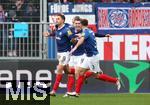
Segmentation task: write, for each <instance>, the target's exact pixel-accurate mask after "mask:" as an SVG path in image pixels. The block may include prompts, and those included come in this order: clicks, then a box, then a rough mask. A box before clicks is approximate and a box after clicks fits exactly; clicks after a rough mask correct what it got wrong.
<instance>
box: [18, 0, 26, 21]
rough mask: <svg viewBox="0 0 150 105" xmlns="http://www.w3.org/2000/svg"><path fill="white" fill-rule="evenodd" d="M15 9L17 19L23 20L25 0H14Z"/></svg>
mask: <svg viewBox="0 0 150 105" xmlns="http://www.w3.org/2000/svg"><path fill="white" fill-rule="evenodd" d="M15 6H16V7H15V10H16V16H17V18H18V19H19V21H24V20H25V11H26V8H27V7H26V4H25V0H16V2H15Z"/></svg>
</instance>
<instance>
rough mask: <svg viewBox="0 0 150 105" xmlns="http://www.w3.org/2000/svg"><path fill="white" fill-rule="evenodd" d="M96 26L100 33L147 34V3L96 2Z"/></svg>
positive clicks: (149, 14)
mask: <svg viewBox="0 0 150 105" xmlns="http://www.w3.org/2000/svg"><path fill="white" fill-rule="evenodd" d="M96 10H97V27H98V32H100V33H102V34H107V33H110V34H149V33H150V4H149V3H136V4H131V3H111V4H106V3H105V4H103V3H102V4H97V6H96Z"/></svg>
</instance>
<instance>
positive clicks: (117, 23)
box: [108, 9, 128, 28]
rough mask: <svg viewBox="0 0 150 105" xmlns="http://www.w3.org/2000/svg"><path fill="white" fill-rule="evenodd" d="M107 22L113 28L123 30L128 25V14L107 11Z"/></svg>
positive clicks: (115, 10) (119, 11) (120, 11)
mask: <svg viewBox="0 0 150 105" xmlns="http://www.w3.org/2000/svg"><path fill="white" fill-rule="evenodd" d="M108 20H109V23H110V25H111V27H113V28H124V27H127V25H128V13H127V11H126V10H122V9H113V10H110V11H109V14H108Z"/></svg>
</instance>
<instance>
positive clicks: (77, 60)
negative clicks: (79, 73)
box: [69, 54, 85, 67]
mask: <svg viewBox="0 0 150 105" xmlns="http://www.w3.org/2000/svg"><path fill="white" fill-rule="evenodd" d="M84 58H85V54H83V55H79V56H74V55H72V56H71V57H70V61H69V66H70V67H79V66H80V64H81V63H82V62H83V60H84Z"/></svg>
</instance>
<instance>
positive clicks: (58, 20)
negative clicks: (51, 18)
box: [56, 16, 64, 26]
mask: <svg viewBox="0 0 150 105" xmlns="http://www.w3.org/2000/svg"><path fill="white" fill-rule="evenodd" d="M63 23H64V20H63V19H62V18H61V17H60V16H57V17H56V24H57V25H58V26H60V25H62V24H63Z"/></svg>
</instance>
